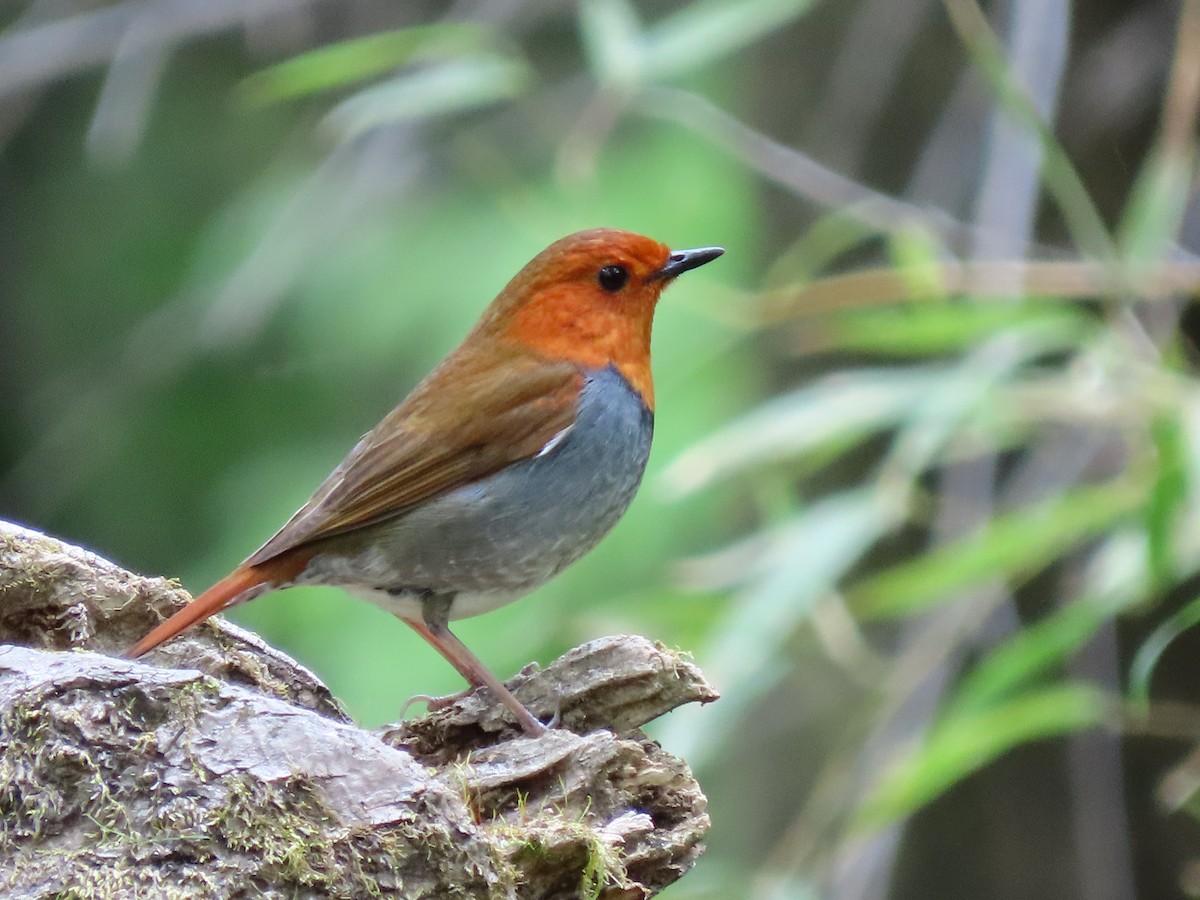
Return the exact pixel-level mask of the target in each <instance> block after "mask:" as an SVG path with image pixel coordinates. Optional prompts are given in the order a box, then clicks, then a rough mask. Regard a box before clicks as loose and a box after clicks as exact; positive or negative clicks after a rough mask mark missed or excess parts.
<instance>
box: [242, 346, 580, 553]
mask: <svg viewBox="0 0 1200 900" xmlns="http://www.w3.org/2000/svg"><path fill="white" fill-rule="evenodd" d="M582 385H583V373H582V371H581V370H580V369H579V368H578V367H577V366H575V365H574V364H571V363H568V362H548V361H547V360H545V359H543V358H541V357H539V356H536V355H534V354H533V353H531V352H530V351H528V350H525V349H524V348H522V347H519V346H503V347H500V348H497V346H496V345H495V344H492V345H489V346H488V350H487V352H486V353H483V352H481V351H479V350H476V349H475V348H474V346H473V345H472V344H471V343H470V342H468V343H467V344H464V345H463V346H461V347H460V348H459V349H458V350H457V351H455V353H453V354H452V355H450V356H449V357H447V358H446V359H445V360H444V361H443V362H442V364H441V365H439V366H438V367H437V368H436V369H434V370H433V371H432V372H431V373H430V374H429V375H428V377H426V379H425V380H424V381H423V382H421V384H419V385H418V386H417V387H416V389H415V390H414V391H413V392H412V393H411V394H410V395H409V396H408V397H407V398H406V399H405V400H404V402H402V403H401V404H400V405H399V406H397V407H396V408H395V409H394V410H392V411H391V412H390V413H389V414H388V415H387V416H386V417H385V418H384V419H383V421H382V422H380V423H379V425H377V426H376V427H375V428H374V429H373V430H372V431H371V432H369V433H368V434H366V435H365V436H364V437H363V438H362V440H360V441H359V442H358V444H357V445H356V446H355V447H354V449H353V450H352V451H350V454H349V455H348V456H347V457H346V459H345V460H343V461H342V463H341V464H340V465H339V466H338V467H337V468H336V469H334V471H333V473H332V474H331V475H330V476H329V477H328V478H327V479H326V480H325V482H324V483H323V484H322V485H321V486H320V487H319V488H318V489H317V491H316V492H315V493H314V494H313V496H312V498H311V499H310V500H309V501H308V502H307V503H306V504H305V505H304V506H303V507H301V508H300V509H299V510H298V511H297V512H296V514H295V515H294V516H292V518H291V519H289V520H288V522H287V524H285V525H284V526H283V528H281V529H280V530H279V532H278V533H277V534H276V535H275V536H274V537H272V538H271V539H270V540H269V541H267V543H265V544H264V545H263V546H262V547H261V548H259V550H258V551H257V552H256V553H254V555H253V556H251V557H250V558H249V559H248V560H246V562H247V563H248V564H250V565H259V564H261V563H263V562H266V561H267V560H269V559H272V558H274V557H276V556H278V555H280V554H281V553H285V552H287V551H289V550H292V549H295V548H296V547H300V546H302V545H304V544H309V543H312V542H314V541H319V540H323V539H324V538H327V537H332V536H334V535H337V534H344V533H345V532H347V531H352V530H354V529H356V528H362V527H364V526H367V525H370V524H372V523H374V522H378V521H380V520H382V519H386V518H389V517H391V516H395V515H399V514H400V513H403V512H404V511H405V510H408V509H411V508H412V507H414V506H416V505H417V504H420V503H422V502H424V501H426V500H429V499H431V498H433V497H436V496H438V495H440V494H443V493H446V492H447V491H451V490H454V489H455V488H457V487H461V486H463V485H466V484H470V483H471V482H473V481H477V480H479V479H481V478H486V477H487V476H488V475H491V474H493V473H495V472H497V471H499V470H500V469H502V468H504V467H505V466H508V465H511V464H512V463H515V462H518V461H520V460H522V459H528V458H530V457H532V456H536V455H537V454H538V453H539V452H540V451H541V449H542V448H543V447H545V446H546V444H548V443H549V442H550V441H551V440H553V439H554V438H555V436H556V435H558V434H559V433H560V432H562V431H563V430H564V429H567V428H569V427H570V426H571V425H572V424H574V422H575V416H576V412H577V408H578V401H579V392H580V390H581V388H582ZM465 398H470V400H469V402H468V401H467V400H466V399H465Z"/></svg>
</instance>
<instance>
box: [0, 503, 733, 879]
mask: <svg viewBox="0 0 1200 900" xmlns="http://www.w3.org/2000/svg"><path fill="white" fill-rule="evenodd" d="M186 600H187V594H186V593H185V592H183V591H182V590H181V589H180V588H179V587H178V586H177V585H175V584H173V583H171V582H168V581H166V580H163V579H159V578H145V577H142V576H138V575H134V574H131V573H129V572H127V571H125V570H123V569H121V568H120V567H118V566H115V565H114V564H112V563H110V562H108V561H106V560H103V559H101V558H99V557H97V556H95V555H94V554H91V553H88V552H87V551H84V550H81V549H79V548H76V547H71V546H69V545H65V544H63V543H61V542H59V541H56V540H53V539H51V538H48V537H46V536H44V535H41V534H38V533H36V532H32V531H29V530H27V529H23V528H20V527H19V526H15V525H10V524H8V523H4V522H0V751H2V753H0V825H2V827H0V895H2V896H4V897H80V898H91V897H97V898H101V897H103V898H118V897H164V898H191V897H197V898H199V897H205V898H209V897H289V898H290V897H348V898H352V897H372V896H384V897H388V896H396V897H413V898H418V897H447V896H451V897H497V898H515V897H547V898H549V897H578V896H585V897H587V896H593V897H606V898H608V897H649V896H653V895H654V894H655V893H657V892H658V891H659V890H660V889H661V888H662V887H664V886H666V885H667V884H670V883H671V882H673V881H675V880H676V879H677V878H679V877H680V876H681V875H682V874H683V873H684V872H686V871H687V869H688V868H689V867H690V866H691V865H692V864H693V863H694V862H695V860H696V858H697V856H698V855H699V854H700V852H701V851H702V849H703V844H702V839H703V836H704V834H705V832H706V830H707V828H708V816H707V814H706V813H705V806H706V802H705V798H704V795H703V794H702V793H701V792H700V789H699V787H698V786H697V785H696V782H695V781H694V780H693V778H692V775H691V772H690V771H689V770H688V767H687V765H686V764H685V763H684V762H682V761H681V760H678V759H676V758H674V757H672V756H670V755H669V754H667V753H665V752H663V750H662V749H661V748H660V747H658V745H656V744H655V743H653V742H652V741H649V740H647V739H646V738H645V737H644V735H642V734H641V732H640V731H639V730H638V729H639V728H640V727H641V726H642V725H643V724H645V723H646V722H648V721H650V720H651V719H653V718H655V717H657V716H659V715H662V714H663V713H665V712H667V711H669V710H671V709H673V708H675V707H676V706H679V705H681V704H683V703H689V702H701V703H707V702H709V701H711V700H714V699H716V696H717V695H716V693H715V691H713V689H712V688H711V687H710V686H709V685H708V684H707V682H705V680H704V678H703V676H702V675H701V674H700V672H699V670H698V669H696V667H695V666H694V665H692V663H690V662H689V661H688V660H687V659H686V658H684V657H683V656H681V655H680V654H678V653H675V652H673V651H670V650H667V649H666V648H664V647H662V646H660V645H655V644H652V643H651V642H649V641H647V640H645V639H644V638H639V637H610V638H603V639H600V640H596V641H592V642H590V643H588V644H584V645H583V646H581V647H577V648H576V649H574V650H572V651H570V652H569V653H567V654H565V655H564V656H563V657H561V658H560V659H558V660H557V661H555V662H554V663H553V664H551V665H550V666H549V667H547V668H546V669H545V670H538V669H537V668H536V667H535V666H529V667H527V668H526V669H525V670H524V671H523V672H521V673H520V674H519V675H518V676H517V677H516V678H514V679H513V680H512V681H510V682H509V687H510V688H512V689H513V690H514V692H515V693H516V694H517V696H518V697H519V698H520V699H521V700H522V702H524V703H525V704H526V705H527V706H528V707H529V708H530V709H531V710H532V711H533V712H534V714H535V715H542V716H547V717H548V716H549V715H551V714H553V713H554V711H555V710H556V709H558V710H559V711H560V713H561V719H562V727H560V728H557V729H554V730H552V731H551V732H549V733H548V734H546V735H544V736H542V737H540V738H536V739H531V738H527V737H525V736H524V735H522V734H521V733H520V731H519V730H518V729H517V728H516V727H515V726H514V725H513V723H512V722H510V721H509V719H508V718H507V715H506V713H505V711H504V710H503V708H501V707H499V706H498V705H497V704H494V703H492V702H491V701H490V700H489V698H488V697H487V696H486V695H481V694H479V693H478V692H476V693H474V694H471V695H468V696H466V697H464V698H463V699H461V700H460V701H458V702H457V703H455V704H454V705H452V706H450V707H448V708H446V709H443V710H440V711H438V712H437V713H434V714H431V715H428V716H425V717H424V718H420V719H416V720H413V721H409V722H404V723H400V724H397V725H394V726H389V727H387V728H384V729H380V730H379V731H377V732H368V731H364V730H362V729H360V728H358V727H357V726H355V725H354V724H353V723H352V722H351V721H349V719H348V717H347V716H346V714H345V712H344V710H343V709H342V707H341V705H340V704H339V703H338V702H337V700H336V699H335V698H334V697H333V696H332V695H331V694H330V693H329V691H328V690H327V689H326V688H325V686H324V685H322V684H321V683H320V681H318V679H317V678H316V677H315V676H314V675H313V674H312V673H311V672H309V671H307V670H306V669H304V668H303V667H302V666H300V665H298V664H297V663H295V662H294V661H293V660H291V659H289V658H288V657H286V656H284V655H283V654H281V653H279V652H278V651H275V650H272V649H271V648H269V647H267V646H266V645H265V644H263V643H262V642H261V641H259V640H258V639H257V638H255V637H254V636H253V635H250V634H248V633H247V632H245V631H242V630H241V629H238V628H235V627H234V626H231V625H229V624H227V623H224V622H220V621H218V620H212V621H211V622H210V623H206V624H205V625H201V626H199V627H198V628H196V629H194V630H193V631H192V632H191V633H189V634H188V635H186V636H184V637H182V638H180V639H177V640H176V641H173V642H171V643H170V644H169V645H167V646H166V647H164V648H162V649H161V650H159V651H156V652H155V653H154V654H151V656H150V658H149V661H148V662H133V661H130V660H126V659H122V658H120V657H119V656H118V655H116V654H119V653H120V651H121V650H123V649H124V648H125V647H127V646H129V644H131V643H132V641H133V640H134V639H135V638H137V637H139V636H140V635H141V634H143V633H144V632H145V631H147V630H148V629H149V628H150V627H151V626H152V625H153V624H155V623H156V622H157V621H159V620H160V619H161V617H162V616H164V615H167V614H169V613H170V612H171V611H173V610H174V609H176V608H178V607H179V606H180V605H181V604H182V603H184V602H186Z"/></svg>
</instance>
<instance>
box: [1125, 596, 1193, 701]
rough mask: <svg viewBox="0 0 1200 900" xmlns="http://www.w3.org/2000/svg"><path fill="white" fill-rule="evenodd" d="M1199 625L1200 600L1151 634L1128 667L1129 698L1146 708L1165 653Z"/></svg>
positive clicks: (1188, 605) (1177, 613) (1170, 618)
mask: <svg viewBox="0 0 1200 900" xmlns="http://www.w3.org/2000/svg"><path fill="white" fill-rule="evenodd" d="M1197 624H1200V597H1197V598H1196V599H1194V600H1192V601H1191V602H1189V603H1188V604H1187V605H1186V606H1185V607H1183V609H1181V610H1179V611H1178V612H1176V613H1174V614H1173V615H1171V616H1170V617H1169V618H1167V620H1166V621H1164V622H1163V623H1162V624H1161V625H1159V626H1158V627H1157V628H1155V629H1154V631H1153V632H1151V634H1150V636H1149V637H1148V638H1146V640H1145V641H1144V642H1143V643H1142V646H1141V647H1139V648H1138V652H1137V655H1136V656H1134V658H1133V662H1132V663H1131V664H1130V666H1129V694H1130V696H1131V697H1132V698H1133V700H1134V701H1135V702H1137V703H1141V704H1143V705H1145V704H1148V703H1149V702H1150V680H1151V678H1152V677H1153V675H1154V668H1155V666H1157V665H1158V661H1159V660H1160V659H1162V655H1163V653H1165V652H1166V650H1167V648H1168V647H1170V646H1171V644H1172V643H1173V642H1174V641H1175V639H1176V638H1177V637H1179V636H1180V635H1181V634H1183V633H1184V632H1185V631H1188V630H1190V629H1192V628H1195V627H1196V625H1197Z"/></svg>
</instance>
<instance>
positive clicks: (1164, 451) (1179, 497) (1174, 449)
mask: <svg viewBox="0 0 1200 900" xmlns="http://www.w3.org/2000/svg"><path fill="white" fill-rule="evenodd" d="M1150 433H1151V436H1152V438H1153V439H1154V448H1155V450H1156V451H1157V454H1156V460H1155V462H1156V465H1155V472H1154V483H1153V485H1152V486H1151V489H1150V495H1149V497H1148V499H1147V503H1146V528H1147V533H1148V535H1149V537H1150V569H1151V572H1152V573H1153V575H1154V580H1155V583H1156V584H1158V585H1160V586H1165V585H1167V584H1170V583H1171V582H1172V581H1173V580H1174V575H1175V564H1174V560H1173V558H1172V551H1173V544H1174V541H1173V538H1174V535H1175V531H1176V527H1177V523H1178V521H1179V512H1180V510H1181V509H1182V508H1183V505H1184V503H1185V501H1186V500H1187V497H1188V492H1187V488H1188V478H1187V453H1188V447H1187V442H1186V439H1185V436H1184V429H1183V423H1182V422H1181V421H1180V420H1179V419H1178V418H1176V417H1174V416H1160V417H1158V418H1157V419H1155V420H1154V422H1153V424H1152V425H1151V429H1150Z"/></svg>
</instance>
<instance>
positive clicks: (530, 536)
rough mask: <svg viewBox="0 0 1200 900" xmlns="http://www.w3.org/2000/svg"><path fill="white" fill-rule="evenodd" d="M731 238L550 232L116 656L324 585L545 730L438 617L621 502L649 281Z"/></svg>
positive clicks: (639, 411)
mask: <svg viewBox="0 0 1200 900" xmlns="http://www.w3.org/2000/svg"><path fill="white" fill-rule="evenodd" d="M724 252H725V251H724V249H723V248H721V247H700V248H697V249H692V250H671V249H669V248H668V247H667V246H666V245H664V244H661V243H659V242H658V241H655V240H653V239H651V238H648V237H643V236H641V235H638V234H633V233H630V232H627V231H620V230H616V229H610V228H596V229H591V230H588V231H581V232H578V233H575V234H572V235H568V236H567V237H564V238H561V239H559V240H557V241H555V242H554V243H552V244H551V245H550V246H549V247H547V248H546V249H545V250H543V251H542V252H541V253H539V254H538V255H537V256H535V257H534V258H533V259H532V260H531V261H530V262H529V263H527V264H526V265H525V267H524V268H522V269H521V270H520V271H519V272H518V273H517V274H516V275H515V276H514V277H513V278H512V280H511V281H509V282H508V284H507V285H506V286H505V287H504V289H503V290H501V291H500V293H499V294H498V295H497V296H496V298H495V299H494V300H493V301H492V303H491V304H490V305H489V306H488V307H487V309H486V310H485V311H484V312H483V314H482V316H481V317H480V319H479V320H478V322H477V323H476V324H475V326H474V328H472V329H471V331H470V332H469V333H468V334H467V336H466V338H465V339H464V340H463V342H462V343H461V344H459V346H458V347H457V348H456V349H454V350H453V351H451V352H450V353H449V355H447V356H446V357H445V358H444V359H443V360H442V361H441V362H440V363H439V364H438V365H437V366H436V367H435V368H434V369H433V370H432V371H431V372H430V373H429V374H428V375H427V376H426V377H425V378H424V379H423V380H422V381H421V382H420V383H419V384H418V385H417V386H416V387H415V388H414V389H413V390H412V392H411V393H410V394H409V395H408V396H407V397H406V398H405V399H404V400H403V401H402V402H401V403H400V404H399V405H398V406H397V407H396V408H395V409H393V410H392V411H391V412H390V413H389V414H388V415H387V416H385V417H384V418H383V420H382V421H380V423H379V424H378V425H377V426H376V427H375V428H374V429H372V430H371V431H369V432H368V433H367V434H366V435H364V436H363V437H362V438H361V440H359V441H358V443H357V444H356V445H355V446H354V448H353V449H352V450H351V451H350V453H349V454H348V455H347V456H346V458H345V459H344V460H343V461H342V462H341V463H340V464H339V465H338V466H337V467H336V468H335V469H334V470H333V472H332V473H331V474H330V475H329V477H328V478H326V479H325V481H324V482H323V483H322V484H321V485H320V486H319V487H318V488H317V489H316V491H315V492H314V493H313V495H312V497H311V498H310V499H309V500H308V502H306V503H305V504H304V505H303V506H302V507H301V508H300V509H299V510H298V511H297V512H296V513H295V514H294V515H293V516H292V517H291V518H290V519H289V520H288V521H287V522H286V523H285V524H284V525H283V527H282V528H280V529H279V531H278V532H276V533H275V535H274V536H273V537H272V538H271V539H270V540H268V541H267V542H266V543H265V544H263V545H262V546H261V547H260V548H259V549H258V550H256V551H255V552H254V553H253V554H251V555H250V556H249V557H248V558H247V559H246V560H245V561H244V562H243V563H241V564H240V565H239V566H238V567H237V568H235V569H234V570H233V572H231V573H230V574H229V575H228V576H226V577H225V578H223V579H221V580H220V581H218V582H217V583H216V584H214V585H213V586H212V587H210V588H209V589H208V590H206V591H205V592H204V593H202V594H200V595H199V596H198V597H196V598H195V599H194V600H192V601H191V602H189V603H188V604H187V605H186V606H184V607H183V608H182V609H180V610H178V611H177V612H175V613H174V615H172V616H170V617H169V618H167V619H166V620H165V621H163V622H162V623H160V624H159V625H158V626H157V627H156V628H154V629H153V630H151V631H150V632H149V633H148V634H147V635H146V636H145V637H143V638H142V639H141V640H140V641H138V642H137V643H136V644H135V645H134V646H133V647H131V648H130V649H129V651H128V652H127V654H126V655H127V656H128V657H130V658H137V657H140V656H142V655H144V654H146V653H148V652H149V651H151V650H153V649H154V648H156V647H158V646H159V645H160V644H162V643H164V642H165V641H168V640H170V639H171V638H173V637H175V636H176V635H178V634H180V633H181V632H183V631H185V630H187V629H189V628H191V627H193V626H194V625H197V624H198V623H200V622H202V621H204V620H205V619H207V618H209V617H210V616H212V615H215V614H216V613H219V612H221V611H222V610H225V609H227V608H228V607H230V606H232V605H234V604H236V603H243V602H246V601H249V600H252V599H254V598H256V597H259V596H261V595H263V594H266V593H269V592H271V591H278V590H282V589H284V588H288V587H293V586H296V585H333V586H337V587H341V588H342V589H344V590H345V591H347V592H348V593H350V594H351V595H354V596H357V597H360V598H362V599H365V600H367V601H369V602H371V603H374V604H376V605H378V606H380V607H383V608H384V609H386V610H388V611H389V612H391V613H393V614H394V615H396V616H398V617H399V618H400V619H401V620H403V621H404V622H405V623H406V624H407V625H409V626H410V627H411V628H412V629H413V630H414V631H416V632H417V633H418V634H419V635H420V636H421V637H422V638H424V639H425V640H426V641H427V642H428V643H429V644H430V645H432V646H433V647H434V648H435V649H436V650H437V651H438V652H439V653H440V654H441V655H442V656H444V657H445V658H446V660H447V661H448V662H449V663H450V664H451V665H453V666H454V668H455V669H457V670H458V672H459V673H460V674H461V675H462V676H463V678H465V679H466V680H467V683H468V685H470V688H471V689H478V688H481V687H482V688H486V689H487V690H488V691H490V692H491V693H492V695H493V697H494V698H495V699H497V700H499V701H500V702H501V703H503V704H504V706H506V707H507V708H508V710H509V711H510V712H511V713H512V715H513V716H514V717H515V719H516V722H517V724H518V725H519V726H520V728H521V729H522V730H523V731H524V732H525V733H526V734H527V735H530V736H537V735H540V734H542V733H544V731H545V729H546V726H545V725H543V724H542V723H541V722H540V721H539V720H538V719H537V718H536V717H535V716H534V715H533V714H532V713H530V712H529V711H528V710H527V709H526V708H525V707H524V706H523V705H522V704H521V702H520V701H518V700H517V699H516V697H514V696H513V695H512V693H511V692H510V691H509V690H508V689H507V688H506V687H505V686H504V685H503V683H501V682H500V680H499V679H498V678H496V677H495V676H494V675H493V674H492V673H491V672H490V671H489V670H488V668H487V667H486V666H485V665H484V664H483V663H482V662H481V661H480V660H479V659H478V658H477V657H476V656H475V655H474V654H473V653H472V652H471V651H470V650H469V649H468V648H467V646H466V645H465V644H464V643H463V642H462V641H461V640H459V639H458V637H457V636H455V635H454V634H453V633H452V632H451V631H450V627H449V623H450V622H451V621H453V620H457V619H462V618H467V617H470V616H476V615H480V614H482V613H486V612H489V611H491V610H493V609H496V608H498V607H500V606H502V605H504V604H506V603H509V602H511V601H513V600H516V599H518V598H519V597H521V596H523V595H525V594H527V593H529V592H530V591H532V590H533V589H534V588H536V587H538V586H539V585H541V584H543V583H544V582H546V581H548V580H549V579H550V578H552V577H553V576H554V575H556V574H557V573H558V572H560V571H562V569H564V568H565V567H566V566H568V565H570V564H571V563H573V562H574V561H576V560H577V559H579V558H580V557H581V556H583V555H584V554H585V553H586V552H588V551H589V550H590V549H592V547H594V546H595V545H596V544H597V543H598V542H599V540H600V539H601V538H602V537H603V536H604V535H605V534H606V533H607V532H608V531H609V530H610V529H611V528H612V526H613V525H615V524H616V522H617V520H618V519H619V518H620V517H621V516H622V515H624V513H625V511H626V509H627V508H628V506H629V504H630V502H631V501H632V500H633V497H634V494H635V493H636V492H637V489H638V486H639V484H640V483H641V480H642V475H643V473H644V471H645V467H646V462H647V459H648V457H649V454H650V443H651V436H652V434H653V429H654V384H653V378H652V375H651V370H650V335H651V325H652V321H653V317H654V311H655V307H656V306H657V303H658V299H659V295H660V294H661V293H662V291H663V289H664V288H665V287H667V286H668V285H669V284H671V283H672V282H673V281H674V280H675V278H676V277H677V276H678V275H680V274H682V273H684V272H687V271H689V270H690V269H694V268H696V267H698V266H702V265H704V264H706V263H708V262H711V261H712V260H714V259H716V258H717V257H719V256H721V255H722V254H723V253H724ZM425 699H428V698H425Z"/></svg>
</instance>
